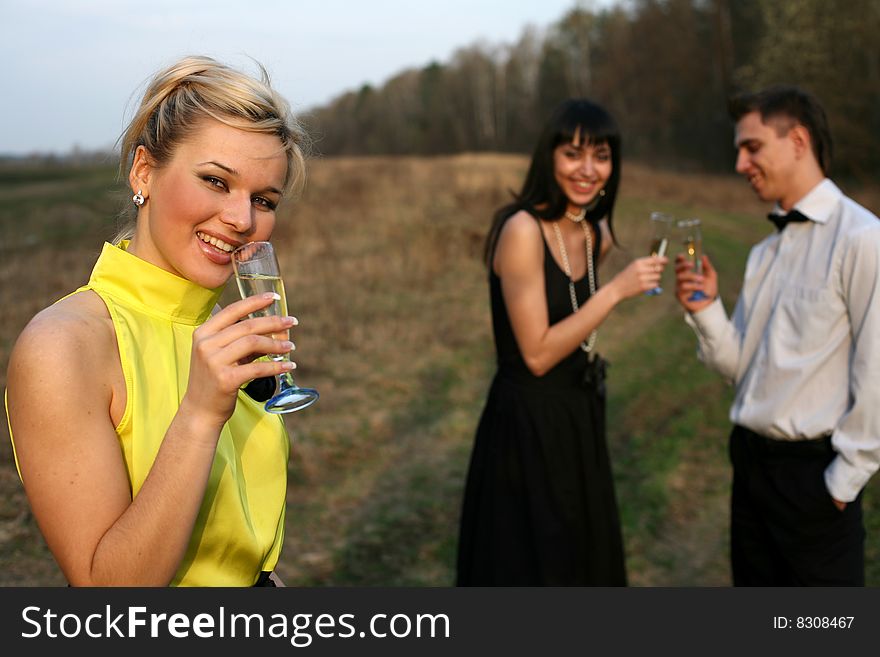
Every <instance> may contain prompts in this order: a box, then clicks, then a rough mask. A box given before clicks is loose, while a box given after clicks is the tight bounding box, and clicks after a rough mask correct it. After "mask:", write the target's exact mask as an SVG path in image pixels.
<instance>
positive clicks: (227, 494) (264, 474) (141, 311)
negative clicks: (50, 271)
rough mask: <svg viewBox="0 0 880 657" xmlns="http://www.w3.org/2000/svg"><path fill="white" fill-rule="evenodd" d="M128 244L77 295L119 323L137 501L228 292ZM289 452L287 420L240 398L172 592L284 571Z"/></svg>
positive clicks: (244, 582) (105, 256)
mask: <svg viewBox="0 0 880 657" xmlns="http://www.w3.org/2000/svg"><path fill="white" fill-rule="evenodd" d="M127 246H128V242H122V243H121V244H120V245H119V246H114V245H111V244H104V248H103V251H102V252H101V255H100V257H99V258H98V261H97V263H96V264H95V268H94V269H93V271H92V275H91V277H90V279H89V282H88V284H87V285H85V286H83V287H81V288H79V289H78V290H76V292H74V293H73V294H76V293H77V292H81V291H83V290H93V291H94V292H96V293H97V294H98V295H99V296H100V297H101V298H102V299H103V300H104V303H105V304H106V305H107V308H108V310H109V311H110V316H111V317H112V319H113V326H114V328H115V330H116V339H117V341H118V343H119V358H120V360H121V362H122V371H123V374H124V376H125V387H126V393H127V400H128V401H127V404H126V408H125V412H124V414H123V416H122V420H121V421H120V422H119V425H118V426H117V427H116V434H117V435H118V436H119V444H120V446H121V448H122V455H123V458H124V459H125V467H126V468H127V470H128V478H129V481H130V482H131V495H132V499H133V498H134V497H135V496H136V495H137V494H138V491H139V490H140V488H141V486H142V485H143V482H144V479H146V476H147V474H148V473H149V471H150V468H151V467H152V465H153V461H154V459H155V458H156V453H157V452H158V450H159V446H160V444H161V443H162V440H163V438H164V436H165V432H166V430H167V429H168V426H169V425H170V424H171V420H172V418H173V417H174V415H175V413H177V409H178V407H179V405H180V401H181V399H182V398H183V394H184V392H186V387H187V382H188V380H189V366H190V352H191V350H192V334H193V332H194V331H195V329H196V328H197V327H198V326H199V325H200V324H202V323H203V322H204V321H205V320H207V319H208V317H210V315H211V310H212V309H213V307H214V306H215V304H216V303H217V300H218V299H219V297H220V294H221V292H222V288H218V289H216V290H208V289H205V288H202V287H199V286H198V285H195V284H194V283H192V282H190V281H188V280H185V279H183V278H179V277H178V276H175V275H174V274H171V273H169V272H166V271H165V270H163V269H160V268H158V267H156V266H154V265H152V264H150V263H148V262H146V261H144V260H141V259H140V258H138V257H137V256H134V255H132V254H130V253H127V252H126V251H125V248H126V247H127ZM7 416H8V409H7ZM11 435H12V429H11V428H10V437H11ZM14 449H15V446H14V443H13V451H14ZM289 451H290V443H289V440H288V436H287V431H286V430H285V427H284V423H283V421H282V420H281V417H280V416H278V415H274V414H271V413H267V412H265V411H264V410H263V406H262V404H261V403H258V402H255V401H254V400H252V399H251V398H250V397H248V396H247V395H246V394H245V393H244V392H239V394H238V402H237V404H236V407H235V412H234V413H233V414H232V417H231V418H230V419H229V421H228V422H227V423H226V425H225V426H224V427H223V430H222V432H221V434H220V439H219V442H218V444H217V452H216V454H215V456H214V464H213V466H212V468H211V474H210V478H209V480H208V485H207V489H206V491H205V497H204V500H203V501H202V506H201V509H200V510H199V515H198V518H197V519H196V523H195V527H194V529H193V534H192V537H191V538H190V542H189V546H188V548H187V550H186V555H185V556H184V559H183V562H182V563H181V565H180V568H179V569H178V571H177V573H176V575H175V576H174V579H173V580H172V582H171V586H251V585H253V584H254V583H255V582H256V581H257V578H258V576H259V574H260V571H270V570H272V569H273V568H274V567H275V564H276V563H277V561H278V556H279V553H280V551H281V544H282V542H283V539H284V509H285V497H286V493H287V461H288V456H289ZM17 466H18V462H17V459H16V467H17ZM96 474H100V473H96Z"/></svg>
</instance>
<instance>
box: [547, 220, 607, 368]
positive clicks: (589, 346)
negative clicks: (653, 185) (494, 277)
mask: <svg viewBox="0 0 880 657" xmlns="http://www.w3.org/2000/svg"><path fill="white" fill-rule="evenodd" d="M583 212H584V214H586V210H583ZM568 214H569V213H568V212H566V213H565V216H566V217H567V218H568V219H571V217H569V216H568ZM581 219H583V216H581V218H580V219H571V220H572V221H577V222H580V223H581V228H583V229H584V238H585V240H586V246H587V276H588V280H589V282H590V296H591V297H592V296H593V295H594V294H596V277H595V274H594V273H593V235H592V234H591V233H590V229H589V228H587V224H586V223H584V222H581ZM553 230H554V231H555V232H556V241H557V242H559V254H560V255H561V256H562V269H563V270H564V271H565V275H566V276H568V294H569V296H570V297H571V309H572V310H573V311H574V312H577V311H578V301H577V295H576V294H575V292H574V281H573V280H572V278H571V266H570V265H569V264H568V252H567V251H566V250H565V240H563V239H562V231H561V230H559V222H558V221H554V222H553ZM594 344H596V330H595V329H594V330H593V332H592V333H590V337H589V338H588V339H587V341H586V342H583V341H582V342H581V351H583V352H584V353H586V354H589V353H590V352H591V351H592V350H593V345H594Z"/></svg>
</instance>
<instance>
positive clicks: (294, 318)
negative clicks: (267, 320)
mask: <svg viewBox="0 0 880 657" xmlns="http://www.w3.org/2000/svg"><path fill="white" fill-rule="evenodd" d="M287 319H289V320H290V323H291V325H292V326H299V320H298V319H297V318H296V317H288V318H287Z"/></svg>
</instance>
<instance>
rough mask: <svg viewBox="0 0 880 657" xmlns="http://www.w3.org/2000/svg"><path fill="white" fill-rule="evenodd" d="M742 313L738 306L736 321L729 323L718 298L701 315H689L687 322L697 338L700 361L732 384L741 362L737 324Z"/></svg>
mask: <svg viewBox="0 0 880 657" xmlns="http://www.w3.org/2000/svg"><path fill="white" fill-rule="evenodd" d="M739 310H740V309H739V304H737V308H736V310H735V311H734V320H730V319H728V317H727V313H726V312H725V310H724V305H723V304H722V302H721V297H720V296H719V297H717V298H716V299H715V300H714V301H713V302H712V303H711V304H709V305H708V306H706V307H705V308H703V309H702V310H701V311H699V312H697V313H693V314H690V313H688V314H686V315H685V318H684V321H685V322H686V323H687V324H688V326H690V327H691V328H692V329H693V330H694V333H696V335H697V357H698V358H699V359H700V360H701V361H702V362H703V363H705V364H706V366H707V367H709V368H710V369H712V370H715V371H716V372H718V373H719V374H721V376H723V377H724V378H725V379H727V380H728V381H729V382H734V381H735V380H736V373H737V368H738V366H739V360H740V350H741V345H742V336H741V333H740V331H739V330H738V329H737V327H736V322H735V318H736V317H737V314H738V312H739Z"/></svg>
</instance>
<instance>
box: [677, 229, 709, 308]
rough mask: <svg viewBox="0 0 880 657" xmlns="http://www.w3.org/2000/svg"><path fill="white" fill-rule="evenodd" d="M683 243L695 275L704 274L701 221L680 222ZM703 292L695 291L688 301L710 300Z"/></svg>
mask: <svg viewBox="0 0 880 657" xmlns="http://www.w3.org/2000/svg"><path fill="white" fill-rule="evenodd" d="M678 229H679V231H680V234H681V241H682V244H683V245H684V252H685V255H686V256H687V258H688V260H690V261H691V264H692V265H693V268H694V273H695V274H702V273H703V237H702V235H701V233H700V220H699V219H684V220H683V221H679V222H678ZM708 298H709V297H707V296H706V295H705V293H704V292H703V291H702V290H694V292H693V294H691V296H689V297H688V301H702V300H704V299H708Z"/></svg>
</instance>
